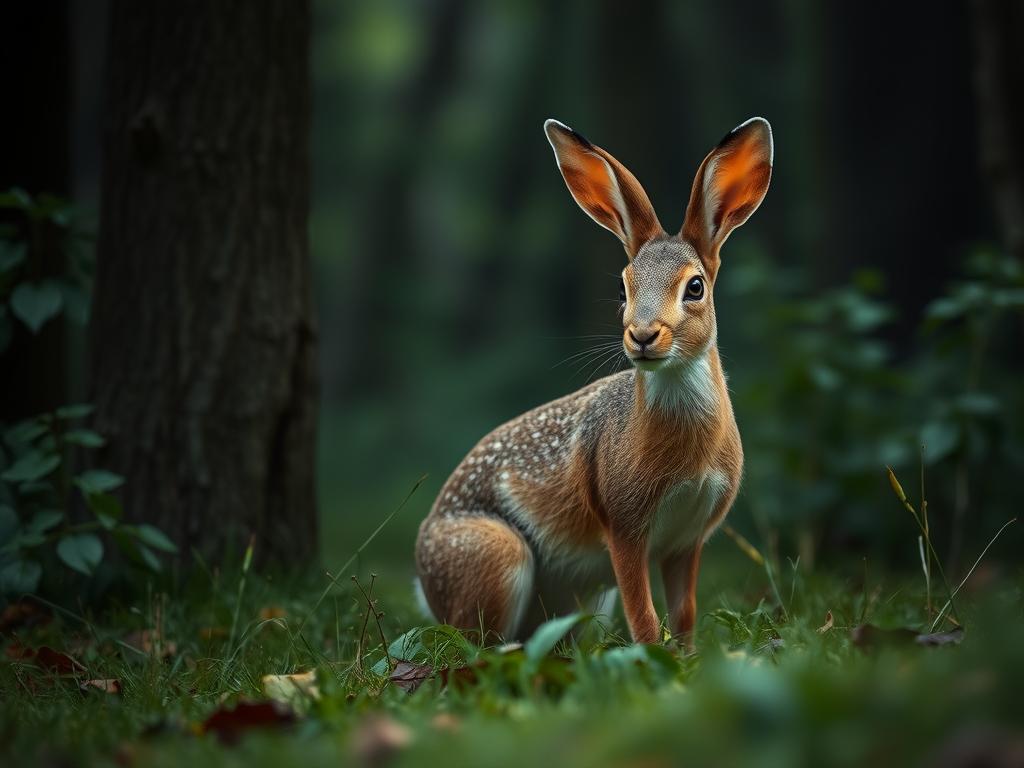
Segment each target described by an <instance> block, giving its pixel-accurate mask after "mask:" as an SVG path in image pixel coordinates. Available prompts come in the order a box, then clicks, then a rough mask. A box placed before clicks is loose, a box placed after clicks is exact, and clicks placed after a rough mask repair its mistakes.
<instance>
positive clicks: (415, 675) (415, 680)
mask: <svg viewBox="0 0 1024 768" xmlns="http://www.w3.org/2000/svg"><path fill="white" fill-rule="evenodd" d="M435 677H436V678H438V679H439V680H440V681H441V687H447V686H449V685H454V686H456V687H461V686H467V685H473V684H474V683H475V682H476V680H477V677H476V672H475V671H474V670H473V668H472V667H440V668H438V669H435V668H434V667H432V666H430V665H429V664H417V663H416V662H412V661H405V660H402V659H399V660H397V661H396V662H395V667H394V669H393V670H391V674H390V675H388V680H390V681H391V682H392V683H394V684H395V686H396V687H398V688H401V689H402V690H403V691H405V692H406V693H414V692H415V691H416V690H417V689H418V688H419V687H420V686H421V685H423V683H425V682H426V681H427V680H431V679H433V678H435Z"/></svg>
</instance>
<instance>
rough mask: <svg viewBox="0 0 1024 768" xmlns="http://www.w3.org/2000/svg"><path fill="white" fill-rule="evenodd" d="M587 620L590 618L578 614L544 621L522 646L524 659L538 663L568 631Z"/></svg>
mask: <svg viewBox="0 0 1024 768" xmlns="http://www.w3.org/2000/svg"><path fill="white" fill-rule="evenodd" d="M588 618H590V617H589V616H585V615H583V614H580V613H570V614H569V615H568V616H559V617H558V618H555V619H549V620H548V621H545V622H544V623H543V624H541V625H540V626H539V627H537V629H536V631H535V632H534V633H533V635H532V636H531V637H530V639H529V640H527V641H526V644H525V645H524V646H523V651H524V652H525V653H526V658H527V659H529V660H530V661H532V662H538V661H540V660H541V659H542V658H544V657H545V656H547V655H548V653H549V652H550V651H551V649H552V648H554V647H555V645H557V644H558V641H559V640H561V639H562V638H563V637H565V635H566V633H567V632H568V631H569V630H570V629H572V628H573V627H575V626H576V625H577V624H579V623H580V622H581V621H583V620H585V619H588Z"/></svg>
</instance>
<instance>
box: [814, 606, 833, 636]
mask: <svg viewBox="0 0 1024 768" xmlns="http://www.w3.org/2000/svg"><path fill="white" fill-rule="evenodd" d="M834 624H835V619H833V618H832V611H827V612H826V613H825V623H824V624H822V625H821V626H820V627H818V634H819V635H824V634H825V633H826V632H828V631H829V630H830V629H832V626H833V625H834Z"/></svg>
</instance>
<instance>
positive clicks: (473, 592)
mask: <svg viewBox="0 0 1024 768" xmlns="http://www.w3.org/2000/svg"><path fill="white" fill-rule="evenodd" d="M416 570H417V571H418V572H419V578H420V586H421V588H422V590H423V596H424V597H425V598H426V601H427V604H428V605H429V606H430V610H431V611H432V612H433V614H434V616H435V617H436V618H437V619H438V620H439V621H443V622H446V623H448V624H451V625H453V626H456V627H459V628H460V629H480V628H481V627H482V628H483V630H484V631H485V632H496V633H498V634H499V635H501V637H503V638H506V639H508V638H512V637H515V635H516V632H517V631H518V628H519V624H520V622H521V620H522V617H523V614H524V613H525V611H526V606H527V603H528V602H529V600H530V597H531V595H532V594H533V579H534V563H533V553H532V552H531V551H530V548H529V546H528V545H527V543H526V541H525V540H524V539H523V537H522V535H521V534H520V533H519V532H518V531H517V530H515V529H514V528H512V526H510V525H508V524H507V523H505V522H503V521H501V520H498V519H495V518H492V517H482V516H481V517H452V518H445V517H442V516H436V517H434V516H432V517H428V518H427V519H426V520H424V521H423V525H422V526H420V534H419V538H418V539H417V541H416Z"/></svg>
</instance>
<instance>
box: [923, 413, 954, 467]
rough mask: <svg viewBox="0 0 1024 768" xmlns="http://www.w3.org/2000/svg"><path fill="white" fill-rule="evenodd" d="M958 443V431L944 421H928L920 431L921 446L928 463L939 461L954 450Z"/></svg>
mask: <svg viewBox="0 0 1024 768" xmlns="http://www.w3.org/2000/svg"><path fill="white" fill-rule="evenodd" d="M959 443H960V430H959V428H958V427H957V426H956V425H955V424H950V423H949V422H945V421H930V422H928V423H927V424H925V425H924V427H923V428H922V429H921V444H922V445H924V447H925V457H926V458H927V460H928V462H929V463H934V462H936V461H940V460H942V459H944V458H946V457H947V456H949V455H950V454H951V453H953V451H955V450H956V447H957V445H958V444H959Z"/></svg>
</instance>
